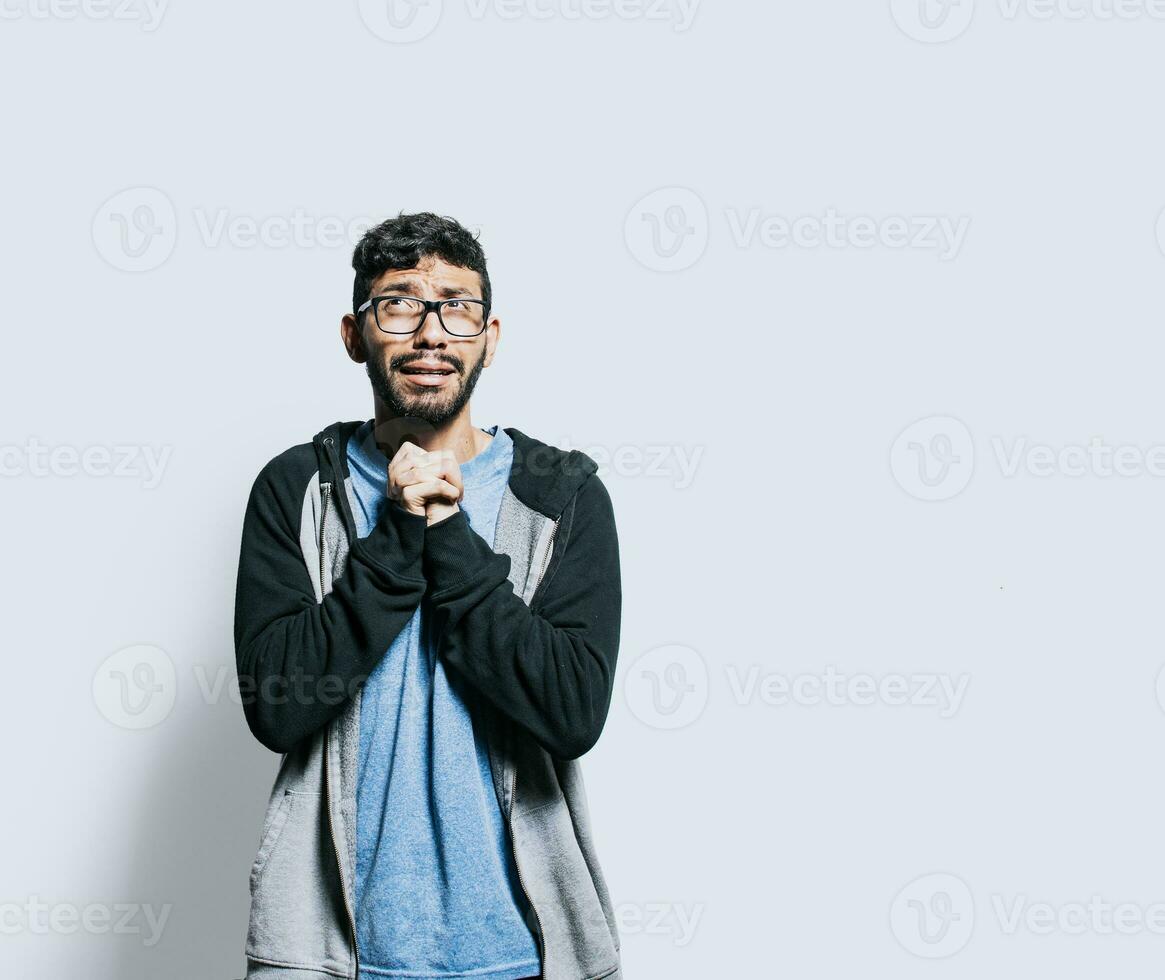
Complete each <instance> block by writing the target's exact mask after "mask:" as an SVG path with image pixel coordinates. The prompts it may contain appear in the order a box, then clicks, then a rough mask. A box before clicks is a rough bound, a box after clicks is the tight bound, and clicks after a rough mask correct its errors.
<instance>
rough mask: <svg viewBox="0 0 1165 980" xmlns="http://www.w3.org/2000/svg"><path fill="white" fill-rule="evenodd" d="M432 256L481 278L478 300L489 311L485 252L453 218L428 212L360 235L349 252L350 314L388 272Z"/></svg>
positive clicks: (403, 217)
mask: <svg viewBox="0 0 1165 980" xmlns="http://www.w3.org/2000/svg"><path fill="white" fill-rule="evenodd" d="M426 256H432V257H434V258H438V259H441V260H443V261H445V262H448V263H449V264H450V265H458V266H461V267H462V268H464V269H469V270H471V271H472V272H476V273H477V274H478V275H479V276H480V277H481V298H482V299H483V300H484V301H485V308H486V311H487V313H488V311H489V309H490V307H491V302H490V301H491V299H492V296H491V290H490V285H489V273H488V272H487V271H486V268H485V252H483V251H482V248H481V244H480V243H479V242H478V240H477V236H476V235H474V234H473V233H472V232H470V231H469V230H468V229H467V228H465V227H464V226H463V225H462V224H460V223H459V222H457V221H455V220H454V219H453V218H444V217H441V216H440V215H437V214H433V212H432V211H421V212H419V213H417V214H399V215H397V216H396V217H395V218H389V219H388V220H387V221H382V222H381V223H380V224H378V225H377V226H376V227H375V228H369V229H368V231H367V232H365V233H364V237H363V238H361V239H360V241H359V243H358V244H357V245H356V249H355V251H353V252H352V268H353V269H355V270H356V281H355V283H354V284H353V286H352V312H353V313H355V312H356V310H357V309H359V308H360V305H361V304H362V303H363V302H364V301H365V300H366V299H368V296H369V293H370V292H371V290H372V284H373V283H374V282H375V281H376V280H377V279H378V278H379V277H380V276H382V275H384V273H386V272H388V271H389V270H390V269H412V268H414V267H415V266H416V265H417V263H419V262H420V261H421V259H422V258H424V257H426Z"/></svg>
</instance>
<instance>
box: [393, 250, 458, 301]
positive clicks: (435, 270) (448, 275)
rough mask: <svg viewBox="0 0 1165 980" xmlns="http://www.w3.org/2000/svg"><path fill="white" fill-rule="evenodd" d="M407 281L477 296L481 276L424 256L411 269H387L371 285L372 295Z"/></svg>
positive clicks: (435, 258) (442, 260)
mask: <svg viewBox="0 0 1165 980" xmlns="http://www.w3.org/2000/svg"><path fill="white" fill-rule="evenodd" d="M405 280H409V281H412V282H416V283H419V284H420V285H422V286H425V287H427V288H429V289H434V290H437V289H442V290H445V291H448V290H450V289H459V290H463V291H464V292H466V293H472V294H473V295H474V296H477V295H478V294H479V293H480V292H481V276H479V275H478V274H477V273H476V272H474V271H473V270H472V269H466V268H465V267H464V266H460V265H450V264H449V263H448V262H446V261H445V260H444V259H439V258H437V257H435V256H431V255H426V256H425V257H424V258H422V259H421V261H420V262H418V263H417V265H416V266H415V267H414V268H412V269H389V270H388V272H385V273H382V274H381V275H380V276H378V277H377V278H376V280H375V281H374V282H373V284H372V293H373V295H375V294H376V293H378V292H382V291H383V290H384V289H386V288H387V287H388V286H390V285H391V284H393V283H397V282H403V281H405Z"/></svg>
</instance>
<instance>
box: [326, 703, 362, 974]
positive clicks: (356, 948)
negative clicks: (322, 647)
mask: <svg viewBox="0 0 1165 980" xmlns="http://www.w3.org/2000/svg"><path fill="white" fill-rule="evenodd" d="M328 725H329V727H328V732H327V735H326V736H325V737H324V767H325V768H324V793H325V795H326V796H327V801H328V834H329V836H330V837H331V838H332V849H333V850H334V851H335V852H336V865H337V867H339V869H340V892H341V894H342V895H343V897H344V911H345V912H346V913H347V915H348V926H349V928H350V929H351V930H352V956H353V958H354V959H355V961H356V970H355V972H354V973H353V974H352V976H353V977H359V976H360V942H359V940H358V939H357V938H356V916H355V914H354V913H353V912H352V907H351V906H350V905H349V904H348V878H347V875H345V874H344V859H343V858H342V857H341V856H340V845H339V844H338V843H337V841H336V827H335V825H334V824H333V823H332V781H331V780H330V779H329V778H328V770H329V769H330V766H329V765H328V755H329V751H328V749H329V746H330V744H331V738H332V731H331V723H330V722H329V723H328Z"/></svg>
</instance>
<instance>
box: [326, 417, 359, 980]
mask: <svg viewBox="0 0 1165 980" xmlns="http://www.w3.org/2000/svg"><path fill="white" fill-rule="evenodd" d="M324 441H325V442H327V443H330V442H331V441H332V440H331V438H330V437H329V438H328V439H325V440H324ZM331 499H332V485H331V484H330V483H322V484H320V500H321V504H320V595H323V594H324V593H325V592H326V591H327V590H326V588H325V579H324V576H325V573H326V566H325V559H324V555H325V551H324V545H325V531H326V530H327V526H328V504H329V503H330V502H331ZM331 738H332V730H331V722H329V723H328V730H327V734H326V735H325V737H324V794H325V796H326V798H327V803H328V836H330V837H331V838H332V850H333V851H335V853H336V866H337V867H338V868H339V869H340V892H341V894H342V895H343V898H344V912H345V913H346V914H347V916H348V927H349V928H350V929H351V932H352V956H353V958H354V960H355V963H356V970H355V973H353V977H359V976H360V943H359V940H357V938H356V916H355V914H354V913H353V912H352V907H351V906H350V905H349V904H348V877H347V875H345V874H344V859H343V858H342V857H341V855H340V845H339V843H338V842H337V840H336V827H335V824H333V823H332V781H331V779H329V778H328V775H329V770H330V768H331V767H330V765H329V764H328V756H329V755H330V752H329V748H330V745H331Z"/></svg>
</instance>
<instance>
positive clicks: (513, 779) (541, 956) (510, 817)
mask: <svg viewBox="0 0 1165 980" xmlns="http://www.w3.org/2000/svg"><path fill="white" fill-rule="evenodd" d="M517 785H518V767H517V765H514V766H512V767H511V769H510V803H509V806H508V807H507V808H506V827H507V828H508V829H509V831H510V853H511V854H513V855H514V867H515V869H517V872H518V884H519V885H521V887H522V894H523V895H525V896H526V902H527V903H528V904H529V906H530V909H531V911H533V913H534V921H535V922H537V923H538V972H539V974H544V973H545V972H546V949H545V948H544V946H543V945H542V943H543V940H542V919H541V917H540V916H539V915H538V906H536V905H535V904H534V901H533V899H531V898H530V893H529V892H528V891H526V879H525V878H523V877H522V864H521V862H520V861H519V860H518V849H517V847H515V846H514V787H516V786H517Z"/></svg>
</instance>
